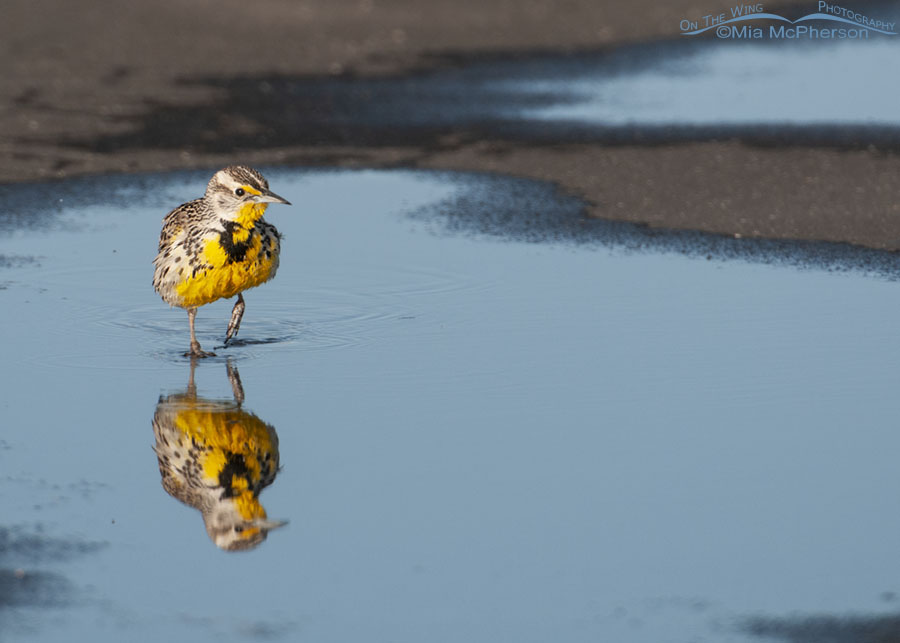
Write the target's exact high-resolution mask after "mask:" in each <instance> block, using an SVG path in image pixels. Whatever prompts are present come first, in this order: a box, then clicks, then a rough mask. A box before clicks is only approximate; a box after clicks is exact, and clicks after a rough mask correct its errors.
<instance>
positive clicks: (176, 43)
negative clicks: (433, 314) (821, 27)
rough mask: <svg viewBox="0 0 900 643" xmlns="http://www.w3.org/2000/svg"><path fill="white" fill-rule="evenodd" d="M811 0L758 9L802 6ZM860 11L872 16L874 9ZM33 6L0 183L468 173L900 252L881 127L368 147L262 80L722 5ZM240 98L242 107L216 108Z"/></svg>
mask: <svg viewBox="0 0 900 643" xmlns="http://www.w3.org/2000/svg"><path fill="white" fill-rule="evenodd" d="M714 4H715V3H714ZM720 4H721V3H720ZM807 4H808V3H807ZM807 4H803V3H797V4H794V5H780V6H779V7H775V6H773V7H769V6H768V5H767V6H766V8H767V10H776V9H778V10H780V11H781V12H782V13H783V14H785V15H791V14H792V13H796V14H797V15H798V16H799V15H802V14H803V13H806V12H808V10H809V7H808V6H807ZM854 6H855V7H856V8H858V9H859V10H865V9H867V8H871V11H872V12H873V13H876V12H877V11H878V10H879V9H880V8H883V7H884V3H857V5H854ZM39 7H40V8H39V9H36V8H35V5H34V4H33V3H26V2H22V1H21V0H15V1H13V2H12V3H10V6H9V7H8V9H7V11H6V12H5V14H6V17H7V19H6V20H5V21H4V22H3V24H2V25H0V36H2V37H0V49H2V52H3V55H4V59H5V60H7V61H8V65H7V67H8V68H9V71H8V72H7V76H6V78H5V82H4V83H2V84H0V183H19V182H35V181H44V180H49V179H59V178H66V177H70V176H76V175H85V174H99V173H136V172H147V171H160V170H175V169H192V168H211V167H216V166H221V165H223V164H227V163H232V162H235V161H244V162H249V163H255V164H265V165H301V166H322V165H326V166H338V167H398V166H402V167H412V168H415V167H422V168H433V169H452V170H474V171H486V172H496V173H501V174H511V175H515V176H521V177H527V178H535V179H541V180H546V181H552V182H554V183H555V184H557V185H559V186H560V188H561V189H562V190H563V191H564V192H566V193H569V194H572V195H575V196H578V197H580V198H582V199H583V200H584V201H585V203H586V204H587V205H586V209H587V213H588V214H590V215H592V216H596V217H601V218H605V219H611V220H620V221H631V222H636V223H643V224H647V225H650V226H658V227H665V228H673V229H692V230H701V231H708V232H714V233H721V234H727V235H739V236H743V237H764V238H776V239H809V240H826V241H842V242H849V243H853V244H859V245H863V246H869V247H873V248H880V249H888V250H895V249H900V199H898V198H897V190H896V189H894V185H895V183H896V178H895V177H897V176H898V173H900V155H898V153H897V151H898V147H897V146H896V145H895V143H894V142H893V141H892V140H891V137H887V138H884V139H882V138H879V136H877V135H873V134H872V133H870V132H862V133H861V134H859V135H854V136H851V137H850V138H848V139H847V140H845V141H843V142H842V143H841V144H839V145H823V144H810V143H805V142H803V141H778V140H774V141H773V140H764V139H753V138H752V137H750V138H747V137H742V136H730V135H725V136H713V137H706V138H703V139H702V140H674V141H671V140H670V141H662V142H660V141H641V140H636V141H635V140H632V141H624V142H622V143H620V144H616V145H610V144H606V143H604V142H603V141H590V140H585V141H579V140H577V139H576V140H567V141H564V142H553V141H535V140H528V139H516V138H510V137H507V136H502V135H496V136H492V135H491V133H490V132H485V131H474V130H465V129H460V130H459V131H456V130H453V129H450V130H447V131H441V132H438V133H437V134H436V135H435V136H432V137H430V138H427V139H423V138H421V137H420V138H416V137H404V136H399V135H398V136H397V137H396V138H394V139H388V140H380V141H377V142H374V143H373V142H372V141H368V140H365V139H364V138H360V137H358V136H356V135H355V134H354V133H353V132H352V131H350V132H349V133H347V134H346V135H344V136H342V135H341V132H340V131H339V130H338V131H337V134H335V135H330V136H321V137H318V138H317V137H316V136H315V127H316V124H315V123H310V122H309V121H304V120H303V119H301V118H298V117H296V115H295V114H294V113H293V110H294V106H293V105H292V104H291V101H292V100H296V97H291V96H290V95H288V93H287V92H283V93H281V94H279V93H278V90H277V87H278V83H277V82H276V83H274V86H275V88H276V89H275V91H274V94H273V93H272V91H273V90H272V89H271V88H272V87H273V83H272V82H271V81H272V79H276V80H277V79H290V80H292V81H313V82H315V81H318V80H321V79H346V80H348V81H352V80H353V79H369V78H384V77H393V78H402V77H404V76H405V75H408V74H414V73H422V72H423V70H434V69H453V68H459V67H463V66H465V65H467V64H470V63H472V62H477V61H483V60H489V59H491V58H497V57H500V58H503V57H506V58H509V57H520V58H527V57H535V56H542V55H545V56H566V55H574V54H579V53H583V52H604V51H611V50H614V49H616V48H619V47H623V46H632V45H634V44H646V45H648V46H652V45H653V43H656V42H659V43H662V42H669V41H671V40H673V39H675V38H677V37H678V29H679V21H680V20H681V19H683V18H685V17H691V16H699V15H702V14H704V13H711V12H712V11H713V10H714V9H715V8H716V7H715V6H712V7H710V6H706V5H705V4H703V3H700V4H697V3H696V2H693V1H692V0H677V1H675V2H665V3H662V2H649V1H647V0H640V1H639V2H630V3H609V2H607V3H603V2H590V1H580V0H575V1H572V2H553V1H552V0H532V1H529V2H524V3H522V2H515V3H514V2H506V1H499V0H495V1H494V2H489V3H484V2H475V1H474V0H464V1H463V2H449V1H445V0H439V1H432V2H429V3H428V4H427V6H423V5H422V4H420V3H412V2H409V1H408V0H407V1H403V0H392V1H385V0H360V1H358V2H351V3H346V4H340V5H336V4H334V3H327V2H324V0H315V1H310V2H302V3H297V2H289V1H288V0H267V1H266V2H261V3H257V4H255V5H254V7H253V10H252V11H250V12H248V11H247V6H246V5H245V4H243V3H238V2H236V1H235V0H224V1H220V2H211V1H207V2H196V3H191V4H190V5H183V4H182V3H178V2H175V0H166V1H164V2H161V3H155V4H154V5H152V6H149V5H148V6H140V5H135V6H131V5H127V6H117V7H116V8H115V10H114V11H112V10H111V9H110V6H109V5H108V4H107V3H102V2H98V1H96V0H93V1H91V2H85V3H78V4H77V6H75V5H74V4H73V3H67V2H64V1H62V0H48V1H47V2H43V3H41V4H40V5H39ZM722 8H723V9H724V8H726V5H725V4H722ZM267 88H268V89H267ZM235 97H237V99H238V101H239V102H240V106H241V109H240V110H229V109H223V106H228V105H231V104H233V103H234V102H235V100H236V98H235ZM211 116H215V117H216V118H215V119H213V120H212V121H210V118H211ZM310 130H312V133H310ZM266 131H269V132H270V134H268V135H266ZM298 133H303V136H298V135H297V134H298ZM182 141H183V143H182Z"/></svg>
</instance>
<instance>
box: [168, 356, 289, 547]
mask: <svg viewBox="0 0 900 643" xmlns="http://www.w3.org/2000/svg"><path fill="white" fill-rule="evenodd" d="M194 366H195V360H193V359H192V360H191V375H190V380H189V381H188V386H187V390H186V391H185V392H184V393H178V394H175V395H169V396H168V397H160V399H159V403H158V404H157V405H156V413H155V414H154V416H153V433H154V435H155V437H156V446H154V448H153V450H154V451H156V456H157V459H158V460H159V473H160V475H161V476H162V486H163V488H164V489H165V490H166V491H167V492H168V493H169V495H171V496H172V497H174V498H176V499H178V500H180V501H181V502H183V503H184V504H186V505H189V506H191V507H194V508H195V509H199V510H200V513H202V514H203V522H204V524H205V525H206V532H207V534H209V537H210V539H211V540H212V541H213V542H214V543H215V544H216V545H217V546H218V547H221V548H222V549H225V550H228V551H237V550H243V549H251V548H253V547H256V546H257V545H259V544H260V543H261V542H262V541H263V540H265V539H266V536H267V535H268V533H269V530H271V529H275V528H276V527H281V526H282V525H284V524H285V523H284V522H280V521H273V520H268V519H267V517H266V510H265V509H263V507H262V505H261V504H260V503H259V493H260V491H262V490H263V489H264V488H265V487H267V486H269V485H270V484H272V483H273V482H274V481H275V476H276V474H277V473H278V466H279V456H278V434H277V433H275V427H273V426H271V425H269V424H266V423H265V422H263V421H262V420H260V419H259V418H258V417H257V416H255V415H253V414H252V413H248V412H247V411H244V410H243V409H242V408H241V404H242V403H243V400H244V391H243V388H242V387H241V380H240V376H239V375H238V372H237V369H236V368H234V367H233V366H232V365H231V363H230V362H229V363H228V364H227V365H226V366H227V369H228V379H229V380H230V381H231V386H232V391H233V392H234V401H233V402H232V401H231V400H209V399H204V398H201V397H198V396H197V387H196V386H195V385H194Z"/></svg>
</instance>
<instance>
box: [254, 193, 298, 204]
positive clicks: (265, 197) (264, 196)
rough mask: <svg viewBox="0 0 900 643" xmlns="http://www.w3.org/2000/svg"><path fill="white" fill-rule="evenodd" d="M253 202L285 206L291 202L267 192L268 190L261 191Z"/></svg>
mask: <svg viewBox="0 0 900 643" xmlns="http://www.w3.org/2000/svg"><path fill="white" fill-rule="evenodd" d="M253 200H254V201H256V202H257V203H284V204H285V205H291V202H290V201H288V200H287V199H285V198H284V197H282V196H278V195H277V194H275V193H274V192H269V191H268V190H263V191H262V192H261V193H260V195H259V196H258V197H256V198H254V199H253Z"/></svg>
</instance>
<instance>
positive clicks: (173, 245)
mask: <svg viewBox="0 0 900 643" xmlns="http://www.w3.org/2000/svg"><path fill="white" fill-rule="evenodd" d="M269 203H284V204H287V205H290V202H289V201H287V200H286V199H284V198H282V197H280V196H278V195H277V194H274V193H272V192H270V191H269V183H268V182H267V181H266V179H265V178H263V175H262V174H260V173H259V172H257V171H256V170H254V169H253V168H250V167H246V166H243V165H235V166H230V167H226V168H225V169H222V170H219V171H218V172H216V173H215V175H213V177H212V179H210V181H209V184H208V185H207V186H206V194H204V195H203V197H202V198H200V199H195V200H194V201H189V202H188V203H184V204H182V205H180V206H178V207H177V208H175V209H174V210H172V211H171V212H170V213H169V214H167V215H166V217H165V219H163V227H162V231H161V232H160V234H159V254H157V255H156V259H154V261H153V263H154V265H155V266H156V269H155V271H154V273H153V287H154V288H155V289H156V292H158V293H159V295H160V296H161V297H162V298H163V300H164V301H166V302H167V303H169V304H170V305H172V306H180V307H181V308H185V309H187V313H188V323H189V324H190V328H191V350H190V351H188V352H187V353H185V355H191V356H193V357H208V356H210V355H214V353H206V352H204V351H202V350H200V343H199V342H198V341H197V336H196V335H195V334H194V318H195V317H196V315H197V307H198V306H203V305H204V304H208V303H210V302H213V301H215V300H217V299H222V298H230V297H234V296H235V295H237V301H236V302H235V304H234V308H233V309H232V311H231V319H230V320H229V322H228V328H227V329H226V331H225V345H226V346H227V345H228V342H229V340H231V338H232V337H234V336H235V335H236V334H237V332H238V329H239V328H240V325H241V318H242V317H243V315H244V296H243V294H242V292H243V291H244V290H246V289H247V288H253V287H254V286H258V285H260V284H261V283H264V282H266V281H268V280H269V279H271V278H272V277H274V276H275V271H276V270H278V254H279V252H280V250H281V243H280V239H281V237H280V235H279V234H278V230H276V229H275V226H273V225H271V224H269V223H267V222H266V221H264V220H263V214H264V213H265V211H266V207H267V206H268V204H269Z"/></svg>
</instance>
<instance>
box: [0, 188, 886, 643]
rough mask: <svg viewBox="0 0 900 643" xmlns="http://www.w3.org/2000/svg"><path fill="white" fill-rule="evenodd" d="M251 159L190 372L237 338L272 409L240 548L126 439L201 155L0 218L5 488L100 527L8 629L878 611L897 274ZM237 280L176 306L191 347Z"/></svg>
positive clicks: (642, 636) (411, 634)
mask: <svg viewBox="0 0 900 643" xmlns="http://www.w3.org/2000/svg"><path fill="white" fill-rule="evenodd" d="M268 175H269V178H270V183H271V185H272V187H273V189H275V190H276V191H277V192H279V193H280V194H282V195H284V196H285V197H286V198H288V199H290V200H291V201H293V202H294V203H295V204H297V206H296V207H294V208H292V209H287V208H280V209H275V208H274V207H273V208H272V209H271V210H270V214H269V217H268V218H269V220H271V221H272V222H274V223H275V224H276V225H278V227H279V229H281V230H282V232H283V233H284V235H285V241H284V254H283V260H282V265H281V268H280V271H279V274H278V277H277V278H276V279H275V281H273V282H272V283H270V284H267V285H265V286H264V287H262V288H259V289H256V290H254V291H250V292H249V293H248V295H247V313H246V316H245V319H244V324H243V326H242V329H241V338H242V339H243V340H244V341H246V342H248V343H246V344H245V345H242V346H238V347H235V348H233V349H229V350H227V351H220V357H219V358H216V359H213V360H208V361H206V362H204V363H202V364H200V366H199V367H198V369H197V384H198V387H199V392H200V394H201V395H203V396H206V397H209V398H217V399H218V398H221V399H227V398H229V397H230V395H231V389H230V386H229V383H228V381H227V378H226V376H225V363H224V356H226V355H228V356H231V357H232V358H233V359H234V363H235V364H236V366H237V367H238V368H239V370H240V375H241V378H242V380H243V383H244V388H245V391H246V402H245V407H246V408H247V409H248V410H249V411H251V412H253V413H255V414H256V415H258V416H259V417H260V418H261V419H262V420H264V421H265V422H268V423H270V424H272V425H274V426H275V427H276V429H277V430H278V435H279V438H280V442H281V461H282V464H283V467H284V468H283V471H282V472H281V473H280V474H279V476H278V479H277V480H276V482H275V484H274V485H273V486H272V487H270V488H269V489H267V490H266V491H264V492H263V494H262V497H261V499H262V502H263V505H264V506H265V507H266V509H267V510H268V513H269V516H270V517H271V518H275V519H281V518H286V519H289V520H290V521H291V524H290V525H289V526H288V527H287V528H285V529H282V530H279V531H277V532H273V533H272V534H271V535H270V537H269V539H268V541H267V542H266V543H264V544H263V545H262V546H261V547H260V548H259V549H258V550H256V551H253V552H251V553H248V554H226V553H224V552H221V551H219V550H217V549H216V548H215V547H214V546H213V545H212V544H211V543H210V542H209V540H208V538H207V536H206V533H205V531H204V529H203V524H202V520H201V517H200V515H199V513H197V512H196V511H194V510H192V509H189V508H187V507H184V506H182V505H180V504H178V503H177V502H176V501H175V500H173V499H172V498H170V497H169V496H167V495H166V494H165V493H164V491H163V490H162V488H161V487H160V481H159V473H158V470H157V464H156V457H155V455H154V454H153V452H152V450H151V448H150V447H151V445H152V444H153V433H152V430H151V426H150V420H151V418H152V416H153V412H154V408H155V406H156V402H157V399H158V396H159V395H160V394H167V393H171V392H177V391H179V390H183V389H184V387H185V385H186V383H187V378H188V370H189V368H188V363H187V361H186V360H184V359H182V358H181V357H179V353H180V351H182V350H184V348H186V346H187V323H186V322H187V320H186V315H184V313H183V312H182V311H180V310H172V309H169V308H168V307H166V306H165V305H164V304H163V303H162V302H161V301H159V300H158V298H157V297H156V295H155V293H153V291H152V287H151V286H150V277H151V266H150V261H151V260H152V258H153V255H154V254H155V241H156V237H157V234H158V228H159V223H160V219H161V217H162V215H163V214H164V213H165V211H166V207H165V206H161V205H160V204H161V203H167V204H176V203H179V202H181V201H183V200H186V199H188V198H191V197H193V196H196V195H197V194H198V193H199V192H200V191H201V190H202V188H203V184H204V182H203V181H199V180H197V179H196V177H194V178H193V179H192V180H190V181H189V180H187V179H185V178H183V177H178V176H175V177H173V178H172V179H171V181H166V180H159V181H156V182H150V183H149V184H147V185H148V187H146V192H143V191H141V190H139V189H137V188H134V189H133V191H132V192H130V193H127V194H126V196H133V197H134V198H135V200H136V202H137V204H138V205H136V206H134V207H132V208H129V209H128V210H122V209H121V208H119V207H103V206H93V207H90V208H88V209H87V210H72V211H68V212H66V213H65V214H64V216H63V219H64V220H65V222H67V223H70V224H71V226H70V228H75V230H72V229H63V230H51V231H43V232H42V231H34V230H32V231H28V232H19V233H14V234H12V235H11V236H9V237H5V238H3V239H2V241H0V253H7V254H11V253H13V252H14V253H18V254H24V255H34V256H37V257H38V258H39V265H26V266H24V267H20V268H16V269H10V270H5V271H4V272H3V273H0V278H2V280H3V282H4V284H5V286H6V288H5V290H3V291H0V298H2V299H3V302H4V305H3V308H4V313H3V319H4V329H5V335H6V337H7V341H6V342H5V346H4V361H3V364H4V367H3V369H2V370H0V375H2V378H3V390H4V391H5V394H4V397H3V401H2V410H3V414H4V418H5V421H4V425H5V430H4V433H3V440H4V442H5V443H6V444H7V445H8V448H7V449H5V450H3V451H0V463H2V467H3V470H4V475H5V481H4V484H3V486H2V490H0V506H2V507H3V513H4V515H6V516H14V517H15V520H16V522H18V523H23V524H29V523H40V524H41V525H43V526H44V528H45V529H47V530H49V531H51V532H52V533H54V534H57V535H71V536H72V537H74V538H80V539H83V540H86V541H90V542H104V543H108V544H107V546H105V547H104V548H103V549H102V550H100V551H98V552H97V553H95V554H92V555H88V556H84V557H81V558H78V559H76V560H72V561H68V562H52V561H51V562H44V563H39V564H38V567H40V565H44V566H45V567H46V568H47V569H52V570H56V571H61V572H63V573H65V574H66V576H67V577H68V579H69V580H70V581H71V582H72V583H74V584H75V586H76V587H78V588H80V589H81V592H82V594H81V596H80V602H79V603H78V604H77V605H75V606H72V607H68V608H61V609H54V610H37V609H34V610H32V611H31V612H28V610H20V611H21V612H22V613H24V617H25V618H28V617H32V618H33V620H34V621H35V622H36V623H39V626H38V627H37V631H36V632H35V633H33V634H32V635H31V637H30V638H31V640H35V641H40V640H48V641H49V640H58V639H59V637H60V636H62V635H66V636H69V637H75V638H79V637H80V638H84V637H87V636H91V637H93V638H94V639H95V640H98V641H103V640H121V637H122V636H123V635H126V634H127V635H128V636H129V638H135V640H159V639H160V638H162V637H164V636H184V635H185V633H188V634H189V635H191V636H192V637H194V638H196V639H197V640H201V641H202V640H222V639H226V640H230V639H245V638H248V637H249V638H273V637H274V638H279V637H280V638H284V639H286V640H292V639H305V640H317V641H347V640H360V639H366V640H373V639H385V640H386V639H391V640H397V641H418V640H423V639H428V640H437V641H442V640H447V641H451V640H453V641H457V640H500V639H515V640H521V641H539V640H548V639H560V638H563V639H565V640H596V639H598V638H600V639H602V640H617V641H658V640H660V639H661V637H663V636H667V637H674V638H683V639H688V638H690V637H711V636H714V638H715V639H716V640H722V641H729V640H734V641H743V640H748V637H746V636H745V635H743V634H741V633H740V632H738V631H736V630H735V629H734V627H733V626H734V623H735V622H736V619H740V618H742V617H745V616H748V615H755V614H766V615H781V614H786V613H792V612H795V611H799V612H810V613H832V614H839V615H842V614H845V613H848V612H854V611H861V612H865V613H868V612H881V611H889V610H891V609H892V607H893V606H892V605H891V604H889V603H885V602H884V601H883V600H882V599H881V595H882V594H883V593H884V592H890V591H897V589H898V587H897V585H896V579H897V577H898V572H900V563H898V562H896V555H895V550H896V542H897V541H898V536H900V520H898V518H897V517H896V516H897V512H896V511H895V509H896V503H897V499H898V496H900V473H898V471H897V469H896V466H895V457H894V454H895V453H896V450H897V442H898V438H897V437H896V431H895V427H894V426H893V422H892V420H893V418H895V417H897V416H898V414H897V406H898V403H897V401H896V400H897V396H896V393H895V388H896V381H897V378H896V375H895V370H896V369H895V368H894V366H895V364H896V363H897V362H898V357H900V355H898V352H900V350H898V348H897V342H896V340H895V324H894V320H896V319H897V318H898V307H900V303H898V300H897V297H896V296H895V292H896V289H897V285H896V284H892V283H889V282H886V281H881V280H877V279H871V278H866V277H864V276H861V275H857V274H849V275H847V274H845V275H831V274H827V273H825V272H821V271H817V270H811V271H797V270H793V269H779V268H773V267H766V266H758V265H748V264H744V263H741V262H729V263H722V262H718V261H703V260H696V259H687V258H684V257H681V256H678V255H673V254H650V253H647V254H634V253H625V252H621V251H617V250H615V249H609V248H605V247H602V246H598V247H577V246H573V245H566V244H555V245H554V244H549V245H542V244H527V243H516V242H504V241H498V240H496V239H492V238H487V237H479V236H477V235H475V236H470V237H465V236H449V235H443V234H432V232H434V231H438V232H440V225H441V224H440V221H439V220H437V219H436V220H434V221H433V222H431V223H429V222H428V221H427V220H426V219H423V218H422V217H421V216H417V217H415V218H409V217H407V216H405V213H408V212H410V211H414V210H420V209H421V208H423V207H426V208H427V207H428V206H429V204H434V203H437V202H440V201H441V200H442V199H446V198H448V197H450V196H452V195H453V194H458V193H459V192H460V191H465V190H466V189H467V178H466V176H465V175H460V176H455V177H454V175H447V174H415V173H409V172H347V173H312V172H305V173H304V172H298V173H290V172H285V171H278V172H274V173H268ZM514 187H515V184H514V183H511V184H510V189H514ZM492 198H495V199H496V200H497V201H496V203H498V204H499V203H501V202H502V201H503V199H504V198H506V197H505V195H504V193H503V189H502V185H501V184H498V189H497V190H496V193H495V195H494V196H493V197H492ZM143 204H146V205H143ZM484 207H485V208H491V207H494V206H493V204H492V203H491V202H489V201H488V202H485V203H484ZM113 250H115V252H113ZM229 311H230V302H219V303H217V304H213V305H211V306H207V307H204V308H203V309H201V312H200V314H199V316H198V332H199V336H200V339H201V342H203V343H204V345H209V346H212V345H214V344H215V342H216V341H217V338H219V337H220V336H221V333H222V332H223V331H224V327H225V323H226V321H227V316H228V313H229ZM259 339H263V340H268V339H272V340H275V341H272V342H271V343H250V342H252V341H253V340H259ZM79 489H81V490H84V489H87V490H89V491H88V492H83V491H82V492H80V491H78V490H79ZM113 521H114V522H113ZM21 615H22V614H20V616H21ZM0 618H3V617H2V615H0Z"/></svg>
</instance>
